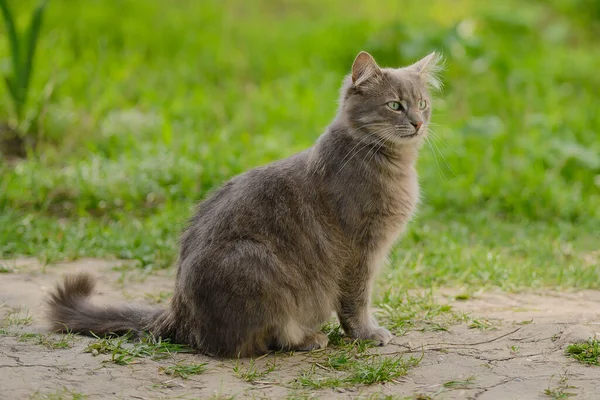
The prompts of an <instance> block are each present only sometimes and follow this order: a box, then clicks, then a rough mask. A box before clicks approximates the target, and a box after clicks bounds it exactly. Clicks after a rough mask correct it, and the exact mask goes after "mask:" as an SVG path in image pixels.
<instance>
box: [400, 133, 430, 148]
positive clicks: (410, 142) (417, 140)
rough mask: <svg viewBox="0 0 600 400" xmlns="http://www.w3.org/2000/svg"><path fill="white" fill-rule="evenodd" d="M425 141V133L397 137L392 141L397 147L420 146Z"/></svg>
mask: <svg viewBox="0 0 600 400" xmlns="http://www.w3.org/2000/svg"><path fill="white" fill-rule="evenodd" d="M423 140H425V133H421V132H417V133H413V134H411V135H404V136H397V137H396V138H395V139H394V144H395V145H397V146H414V145H420V144H421V143H423Z"/></svg>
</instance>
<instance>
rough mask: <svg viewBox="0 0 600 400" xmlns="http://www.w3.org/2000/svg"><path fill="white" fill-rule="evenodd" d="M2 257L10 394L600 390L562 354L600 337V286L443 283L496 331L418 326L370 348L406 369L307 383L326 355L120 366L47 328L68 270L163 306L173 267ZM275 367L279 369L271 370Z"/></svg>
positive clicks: (440, 395)
mask: <svg viewBox="0 0 600 400" xmlns="http://www.w3.org/2000/svg"><path fill="white" fill-rule="evenodd" d="M0 265H4V267H5V268H6V267H8V268H9V269H10V270H11V272H8V273H2V274H0V321H3V325H4V326H3V327H2V334H1V335H0V398H2V399H28V398H69V399H70V398H80V397H77V396H78V395H79V394H83V395H85V396H86V397H85V398H88V399H100V398H122V399H172V398H181V399H191V398H210V397H212V398H231V396H236V398H252V397H254V398H286V397H287V398H311V397H319V398H359V397H362V398H372V399H375V398H384V396H385V395H393V396H394V397H395V396H398V398H404V397H408V398H422V399H425V398H435V399H475V398H477V399H539V398H552V397H549V396H547V395H546V394H544V393H545V391H548V393H549V394H553V395H554V396H555V397H554V398H564V397H559V396H560V395H561V393H563V394H564V393H572V394H574V395H576V396H577V397H576V398H581V399H597V398H600V368H599V367H586V366H584V365H582V364H579V363H577V362H576V361H573V360H571V359H569V358H567V357H565V355H564V349H565V347H566V345H567V344H570V343H572V342H577V341H582V340H586V339H587V338H589V337H590V336H593V335H594V334H598V337H600V292H597V291H585V292H578V293H569V294H565V293H546V294H544V295H540V294H518V295H517V294H504V293H499V292H492V293H482V294H479V295H477V296H475V297H474V298H472V299H468V300H465V301H457V300H454V296H452V295H453V294H455V293H453V291H452V290H447V291H441V293H440V294H439V295H438V296H439V299H438V300H439V301H440V302H447V303H450V304H451V305H452V306H453V307H454V308H455V309H456V310H460V311H464V312H468V313H471V315H472V316H480V317H481V318H485V319H486V320H489V321H492V322H493V323H492V325H493V326H494V329H469V327H468V326H467V323H464V322H463V323H460V324H458V325H455V326H452V327H451V328H450V329H449V330H448V331H439V332H431V331H429V332H420V331H410V332H408V333H407V334H406V335H405V336H402V337H397V338H395V339H394V341H393V343H392V344H390V345H388V346H386V347H384V348H381V349H376V350H372V351H375V352H380V353H383V354H386V355H389V356H390V357H393V356H395V355H398V354H404V355H405V357H408V356H410V355H412V356H414V357H417V358H420V357H421V356H422V357H423V358H422V360H421V362H420V363H419V365H418V366H416V367H414V368H411V369H410V370H409V371H408V374H407V375H406V376H403V377H401V378H398V379H396V380H395V381H394V382H391V383H389V382H388V383H385V384H375V385H371V386H364V385H357V386H351V387H346V388H344V389H307V388H305V387H302V386H301V385H299V384H298V382H297V379H298V377H299V376H301V374H302V373H303V371H305V372H306V371H309V370H310V369H311V368H317V369H320V368H323V369H326V368H325V367H323V365H322V363H320V362H319V357H323V356H324V355H326V354H328V353H327V352H322V353H321V354H318V353H317V354H296V355H291V356H290V355H285V354H279V355H275V356H268V357H264V358H261V359H259V360H257V361H256V362H255V363H254V365H253V364H251V362H250V361H249V360H242V361H231V360H214V359H209V358H207V357H204V356H200V355H195V354H175V355H172V356H169V357H167V358H164V359H161V360H152V359H151V358H139V359H135V360H134V361H133V362H132V363H130V364H129V365H117V364H114V363H112V362H110V358H111V356H110V355H103V354H101V355H98V356H93V355H92V354H90V353H85V352H84V350H85V348H86V346H87V345H88V344H89V343H90V342H92V341H93V340H92V339H88V338H82V337H77V336H76V337H71V338H67V340H63V336H60V335H46V331H45V325H44V320H43V298H44V293H45V291H46V290H47V289H48V288H49V287H51V286H52V285H53V284H54V283H55V282H56V280H57V278H58V277H59V276H60V275H61V274H64V273H66V272H68V271H74V270H79V269H89V270H93V271H95V272H96V273H97V274H98V275H99V276H100V277H101V279H100V287H99V292H100V293H99V294H98V296H97V297H96V298H97V299H98V300H100V299H103V300H108V301H117V300H122V299H123V298H126V299H141V300H143V301H153V302H161V301H162V302H164V301H165V299H166V298H167V297H168V294H169V291H170V289H171V282H172V277H171V276H168V273H164V274H163V275H158V276H157V275H151V276H148V277H146V278H145V279H143V278H142V277H141V276H140V274H139V273H131V272H128V270H127V269H126V268H125V269H123V270H121V271H119V269H118V268H116V269H115V266H118V265H119V263H118V262H111V261H102V260H80V261H77V262H74V263H67V264H57V265H52V266H50V267H48V268H43V267H42V266H40V265H39V263H38V262H37V261H35V260H19V261H18V262H17V261H5V262H1V263H0ZM124 287H126V289H124ZM6 316H7V317H6ZM32 333H43V335H38V336H35V335H32ZM63 342H64V343H66V344H65V345H64V347H67V348H54V347H63V346H62V344H61V343H63ZM69 346H70V347H69ZM328 351H329V350H328ZM200 362H205V363H208V364H207V371H206V372H204V373H202V374H200V375H193V376H190V377H189V378H188V379H182V378H181V377H173V376H171V375H167V374H165V373H164V368H165V367H168V366H171V365H176V364H177V363H179V364H181V363H188V364H190V363H193V364H197V363H200ZM270 366H272V368H270ZM315 366H316V367H315ZM270 369H273V371H271V372H268V371H270ZM235 370H237V373H236V372H235ZM267 372H268V373H267ZM257 376H258V377H259V378H257ZM244 378H246V379H247V380H253V382H248V381H247V380H245V379H244ZM419 395H420V396H421V397H418V396H419ZM52 396H54V397H52ZM61 396H62V397H61ZM428 396H429V397H428Z"/></svg>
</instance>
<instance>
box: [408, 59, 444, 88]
mask: <svg viewBox="0 0 600 400" xmlns="http://www.w3.org/2000/svg"><path fill="white" fill-rule="evenodd" d="M408 69H412V70H413V71H416V72H417V73H418V74H419V75H420V76H421V79H422V80H423V82H425V83H426V84H427V85H428V86H430V87H431V88H433V89H436V90H439V89H441V88H442V81H441V80H440V78H439V75H440V72H442V70H443V69H444V58H443V57H442V56H441V55H440V54H438V53H436V52H433V53H430V54H428V55H427V56H425V57H423V58H422V59H420V60H419V61H417V62H416V63H414V64H413V65H411V66H410V67H408Z"/></svg>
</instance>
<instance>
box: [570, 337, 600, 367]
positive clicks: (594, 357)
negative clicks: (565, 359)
mask: <svg viewBox="0 0 600 400" xmlns="http://www.w3.org/2000/svg"><path fill="white" fill-rule="evenodd" d="M566 353H567V355H569V356H570V357H573V358H574V359H576V360H577V361H579V362H580V363H582V364H587V365H596V366H600V342H599V341H598V339H595V338H594V339H589V340H588V341H587V342H585V343H575V344H571V345H569V346H568V347H567V350H566Z"/></svg>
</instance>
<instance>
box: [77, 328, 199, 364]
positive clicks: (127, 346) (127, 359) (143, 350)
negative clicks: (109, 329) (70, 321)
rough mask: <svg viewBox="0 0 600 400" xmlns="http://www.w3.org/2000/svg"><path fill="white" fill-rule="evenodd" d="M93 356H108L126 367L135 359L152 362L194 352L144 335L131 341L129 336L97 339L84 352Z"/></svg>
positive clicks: (166, 340) (112, 360)
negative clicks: (144, 359) (147, 359)
mask: <svg viewBox="0 0 600 400" xmlns="http://www.w3.org/2000/svg"><path fill="white" fill-rule="evenodd" d="M84 351H85V352H86V353H91V354H92V355H94V356H97V355H99V354H110V355H111V358H110V361H111V362H113V363H115V364H119V365H127V364H131V363H132V362H134V361H135V359H136V358H142V357H150V358H152V359H153V360H157V359H162V358H165V357H168V356H170V355H172V354H174V353H194V352H195V350H193V349H191V348H189V347H187V346H184V345H180V344H174V343H171V342H170V341H169V340H168V339H165V340H163V339H161V338H155V337H154V336H152V335H147V334H146V335H144V336H142V338H141V339H140V340H135V341H133V340H131V336H129V335H125V336H120V337H106V338H98V340H96V341H95V342H93V343H90V344H89V345H88V346H87V347H86V348H85V350H84Z"/></svg>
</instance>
